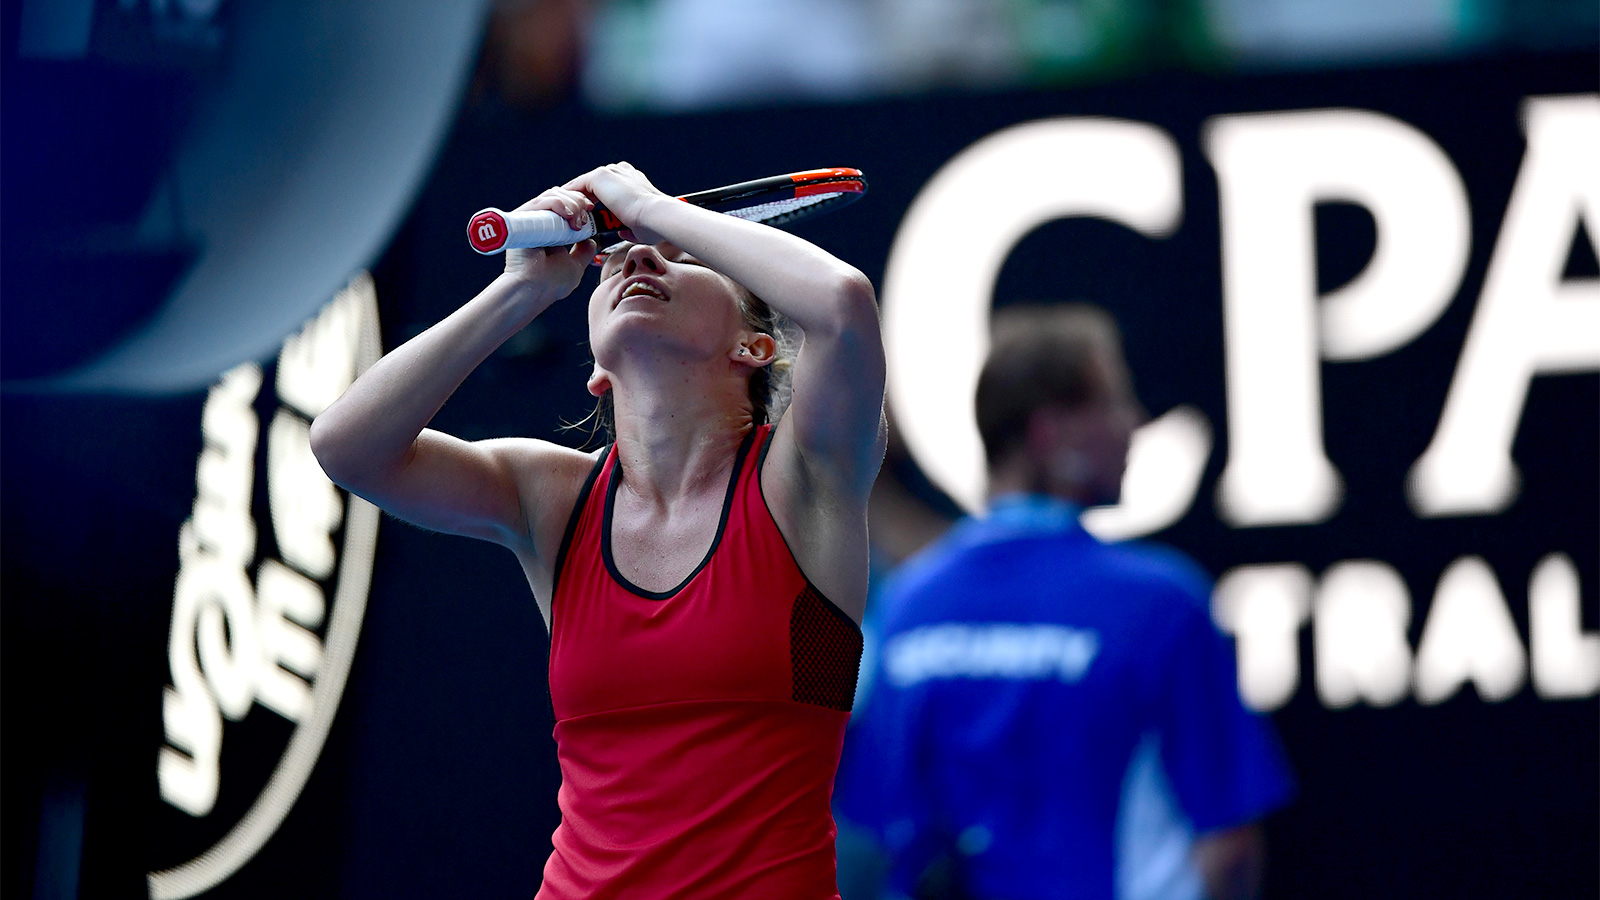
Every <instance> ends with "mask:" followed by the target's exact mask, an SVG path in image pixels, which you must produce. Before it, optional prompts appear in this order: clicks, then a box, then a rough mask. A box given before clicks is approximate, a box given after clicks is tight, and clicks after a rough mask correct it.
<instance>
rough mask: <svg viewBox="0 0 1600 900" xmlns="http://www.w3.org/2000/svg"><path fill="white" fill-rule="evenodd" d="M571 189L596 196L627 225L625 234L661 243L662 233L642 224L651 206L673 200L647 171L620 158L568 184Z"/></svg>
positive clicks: (643, 241) (567, 186) (637, 238)
mask: <svg viewBox="0 0 1600 900" xmlns="http://www.w3.org/2000/svg"><path fill="white" fill-rule="evenodd" d="M562 187H565V188H567V189H569V190H574V191H581V192H582V193H584V194H587V195H588V196H590V197H592V198H594V199H595V200H596V201H597V202H599V203H600V204H601V205H603V206H604V207H605V208H606V209H609V210H611V212H612V214H613V215H615V216H616V217H617V218H619V219H621V220H622V223H623V224H624V225H626V226H628V227H627V230H626V231H624V232H623V237H624V238H625V239H627V240H630V241H635V242H637V243H641V244H659V243H661V242H662V241H663V240H665V238H664V237H662V236H661V235H660V234H658V233H656V232H655V231H652V230H651V229H649V228H648V227H647V226H645V225H643V224H642V220H643V219H644V218H645V217H646V216H647V214H648V210H649V208H650V206H651V205H652V204H654V203H657V202H659V201H662V200H672V199H673V198H672V197H669V196H667V195H666V194H663V193H662V192H661V190H660V189H659V188H657V187H656V186H655V185H653V184H651V183H650V179H648V178H646V177H645V174H644V173H643V172H641V171H639V170H638V169H635V168H634V167H633V164H632V163H626V162H617V163H611V164H610V165H606V166H601V167H600V168H598V169H593V170H591V171H589V172H586V173H584V174H582V175H579V176H578V177H577V178H574V179H572V180H571V181H569V182H567V183H566V184H565V185H562Z"/></svg>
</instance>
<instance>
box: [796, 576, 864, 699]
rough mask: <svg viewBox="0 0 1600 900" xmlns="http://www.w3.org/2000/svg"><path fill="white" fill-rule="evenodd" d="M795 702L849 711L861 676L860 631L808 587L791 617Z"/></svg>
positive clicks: (799, 597)
mask: <svg viewBox="0 0 1600 900" xmlns="http://www.w3.org/2000/svg"><path fill="white" fill-rule="evenodd" d="M789 658H790V661H791V664H792V665H793V666H794V699H795V701H796V702H798V703H815V704H816V705H818V706H826V707H828V708H829V709H837V710H839V711H841V712H849V711H850V707H851V705H852V704H853V703H854V701H855V694H856V678H857V676H859V675H860V673H861V629H859V628H857V627H856V624H855V623H854V622H852V621H850V620H849V619H848V618H846V617H845V615H844V614H843V613H841V612H839V610H838V609H836V608H835V607H834V606H833V605H832V604H830V603H828V601H827V600H824V599H823V598H822V595H821V594H819V593H817V590H816V588H813V587H811V586H810V585H807V586H806V589H805V590H804V591H801V592H800V596H798V597H796V598H794V611H793V612H792V613H790V615H789Z"/></svg>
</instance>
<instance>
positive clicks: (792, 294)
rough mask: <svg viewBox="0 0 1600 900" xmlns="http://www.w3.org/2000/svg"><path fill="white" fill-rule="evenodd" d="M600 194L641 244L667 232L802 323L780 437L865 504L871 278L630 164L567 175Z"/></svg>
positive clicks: (870, 425)
mask: <svg viewBox="0 0 1600 900" xmlns="http://www.w3.org/2000/svg"><path fill="white" fill-rule="evenodd" d="M566 187H568V188H572V189H574V190H578V191H582V192H583V193H584V194H586V195H588V196H591V197H595V198H597V199H599V200H600V202H602V203H604V204H605V205H606V207H607V208H608V209H610V210H611V211H612V212H614V213H616V214H617V216H618V218H620V219H621V220H622V221H623V222H625V223H627V224H628V226H629V228H630V230H631V231H632V235H631V237H633V238H634V239H636V240H638V241H641V242H644V243H660V242H661V241H670V242H671V243H672V244H674V245H676V246H678V247H680V248H682V249H683V250H685V251H687V252H689V253H690V254H692V255H694V256H695V257H696V258H698V259H700V260H701V261H703V262H705V263H707V264H708V265H710V266H711V267H712V268H714V269H716V270H717V271H719V272H722V273H723V274H725V275H727V276H728V277H730V278H732V279H733V280H735V281H737V282H739V283H740V284H742V285H744V286H745V287H746V288H749V289H750V290H751V291H752V292H754V293H755V294H756V296H758V297H760V298H761V299H762V300H764V301H766V302H767V304H768V305H770V306H771V307H772V308H773V309H775V310H777V311H778V312H779V313H782V314H783V315H784V316H785V317H786V318H788V319H789V320H790V321H792V322H793V323H794V324H795V325H796V326H798V327H799V328H800V330H801V331H802V332H804V338H805V339H804V343H803V344H802V346H801V349H800V353H799V355H798V356H797V358H796V359H795V363H794V370H793V389H794V396H793V399H792V401H791V402H790V405H789V411H788V412H787V413H786V414H785V416H784V420H785V421H786V422H788V423H789V424H788V425H787V426H785V427H783V428H780V429H779V433H778V435H777V437H775V438H774V440H775V442H779V443H775V445H774V449H773V451H772V452H773V453H774V454H779V453H780V450H781V449H783V447H784V445H785V444H792V447H790V448H789V449H792V451H794V452H796V453H797V454H798V456H799V459H797V460H796V463H797V465H799V466H801V467H803V468H804V470H805V472H804V475H805V476H807V477H808V478H812V479H817V480H818V481H819V482H820V483H819V484H816V485H813V486H815V487H821V488H824V489H827V490H829V491H832V492H837V493H839V494H841V495H842V496H843V497H844V498H847V499H849V500H851V501H854V502H858V503H859V505H860V506H861V507H862V509H865V504H866V498H867V495H868V493H870V491H871V489H872V482H873V479H874V478H875V477H876V475H877V472H878V466H879V464H880V463H881V461H882V459H883V447H884V434H885V433H884V430H883V421H882V419H883V384H884V358H883V340H882V337H881V334H880V331H879V325H878V308H877V304H876V300H875V297H874V294H873V289H872V283H871V282H870V281H868V280H867V278H866V276H864V275H862V274H861V272H859V271H857V270H856V269H855V268H854V267H852V266H850V265H849V264H847V263H845V262H843V261H842V260H840V259H838V258H837V257H835V256H833V255H832V254H830V253H828V252H826V251H824V250H823V249H822V248H820V247H817V246H816V245H814V244H812V243H810V242H808V241H805V240H802V239H801V238H798V237H795V236H794V235H792V234H789V233H787V232H784V231H780V230H778V229H776V228H771V227H768V226H766V225H758V224H756V223H753V222H746V221H744V220H742V219H737V218H734V217H732V216H726V215H722V214H720V213H715V212H711V211H709V210H705V209H701V208H699V207H695V206H692V205H690V204H688V203H683V202H680V201H678V200H676V199H674V198H672V197H669V196H667V195H666V194H663V193H662V192H661V191H659V190H657V189H656V188H655V187H654V186H653V185H651V184H650V182H649V181H648V180H647V179H646V178H645V176H644V175H643V174H642V173H640V172H639V171H638V170H637V169H634V168H633V167H632V166H630V165H628V164H627V163H616V164H613V165H610V166H604V167H602V168H599V169H595V170H594V171H592V172H589V173H587V174H585V175H583V176H581V177H579V178H576V179H573V180H572V181H571V182H568V183H567V185H566Z"/></svg>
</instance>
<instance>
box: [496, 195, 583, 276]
mask: <svg viewBox="0 0 1600 900" xmlns="http://www.w3.org/2000/svg"><path fill="white" fill-rule="evenodd" d="M593 208H594V202H593V201H592V200H590V199H589V198H588V197H585V196H584V195H583V194H581V193H579V192H577V191H573V190H568V189H567V188H564V187H553V188H551V189H550V190H548V191H545V192H544V193H542V194H540V195H539V196H537V197H535V198H533V199H532V200H529V201H528V202H527V203H524V204H522V205H521V206H519V207H517V208H516V210H515V211H516V212H528V211H531V210H541V209H542V210H549V211H550V212H553V213H555V214H556V215H559V216H560V217H561V218H563V219H565V220H566V222H567V225H568V226H570V227H571V228H572V229H573V231H574V232H577V231H578V230H580V229H582V228H583V226H584V225H585V224H586V223H587V222H588V221H589V211H590V210H591V209H593ZM595 252H596V245H595V242H594V241H593V240H583V241H578V242H577V243H576V244H573V245H572V246H569V247H535V248H532V249H527V250H507V251H506V274H507V275H509V276H511V277H513V278H516V279H518V280H519V281H522V282H525V283H527V284H530V285H533V286H535V287H538V288H540V289H541V291H543V292H548V294H547V296H549V297H550V298H551V299H559V298H561V297H565V296H567V295H568V294H570V293H572V291H573V289H574V288H576V287H577V286H578V282H579V281H580V280H582V279H583V273H584V272H585V271H586V270H587V269H588V267H589V263H590V262H591V261H593V259H594V255H595Z"/></svg>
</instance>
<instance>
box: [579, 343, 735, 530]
mask: <svg viewBox="0 0 1600 900" xmlns="http://www.w3.org/2000/svg"><path fill="white" fill-rule="evenodd" d="M745 391H746V387H745V383H744V380H743V379H741V378H738V377H730V376H729V374H727V373H707V372H705V371H704V370H702V369H701V367H695V366H689V365H679V366H668V367H665V369H664V370H660V371H658V370H641V369H637V368H636V369H634V370H631V371H627V372H623V373H615V374H613V376H612V386H611V399H612V409H613V415H614V417H615V422H616V429H617V454H618V457H619V458H620V461H621V463H622V471H623V484H624V486H626V487H627V488H628V490H629V491H630V492H631V493H633V494H634V495H636V496H638V497H639V498H641V499H643V500H646V501H648V502H652V503H656V504H660V505H662V506H666V505H670V503H671V502H672V501H673V500H675V499H677V498H680V497H684V496H687V495H690V494H694V493H697V492H699V491H701V490H704V489H707V488H711V487H714V488H715V489H716V490H722V489H723V487H724V486H725V483H726V481H727V474H728V467H729V466H730V465H731V464H732V460H733V457H734V456H735V455H736V454H737V453H738V450H739V444H740V442H741V441H743V440H744V436H745V435H746V434H748V433H749V431H750V429H751V428H752V427H753V423H752V420H751V415H750V404H749V400H748V398H747V397H746V395H745Z"/></svg>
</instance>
